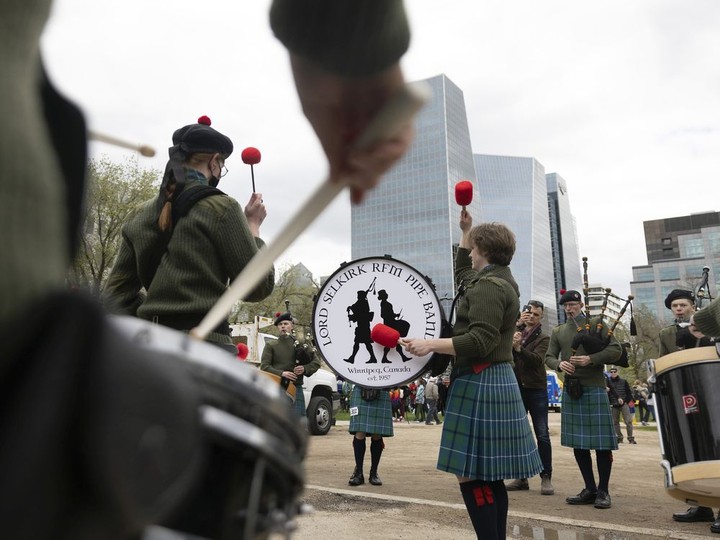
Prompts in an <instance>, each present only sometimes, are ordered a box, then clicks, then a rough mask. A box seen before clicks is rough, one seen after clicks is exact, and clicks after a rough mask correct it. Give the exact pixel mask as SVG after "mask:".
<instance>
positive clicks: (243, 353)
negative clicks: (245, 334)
mask: <svg viewBox="0 0 720 540" xmlns="http://www.w3.org/2000/svg"><path fill="white" fill-rule="evenodd" d="M249 353H250V349H248V346H247V345H245V344H244V343H243V342H240V343H238V344H237V355H238V358H239V359H240V360H245V359H246V358H247V357H248V354H249Z"/></svg>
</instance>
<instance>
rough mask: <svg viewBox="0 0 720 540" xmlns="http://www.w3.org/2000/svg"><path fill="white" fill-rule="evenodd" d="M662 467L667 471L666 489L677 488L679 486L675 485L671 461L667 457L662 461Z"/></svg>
mask: <svg viewBox="0 0 720 540" xmlns="http://www.w3.org/2000/svg"><path fill="white" fill-rule="evenodd" d="M660 467H662V470H663V472H664V473H665V489H675V488H676V487H677V486H676V485H675V482H673V475H672V467H671V466H670V462H669V461H668V460H667V459H663V460H662V461H661V462H660Z"/></svg>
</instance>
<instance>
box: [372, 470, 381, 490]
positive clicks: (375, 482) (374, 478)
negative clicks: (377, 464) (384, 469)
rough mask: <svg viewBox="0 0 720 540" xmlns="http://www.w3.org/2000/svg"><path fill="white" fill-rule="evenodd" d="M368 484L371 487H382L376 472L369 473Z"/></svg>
mask: <svg viewBox="0 0 720 540" xmlns="http://www.w3.org/2000/svg"><path fill="white" fill-rule="evenodd" d="M370 483H371V484H372V485H373V486H382V480H380V477H379V476H378V475H377V473H376V472H372V471H370Z"/></svg>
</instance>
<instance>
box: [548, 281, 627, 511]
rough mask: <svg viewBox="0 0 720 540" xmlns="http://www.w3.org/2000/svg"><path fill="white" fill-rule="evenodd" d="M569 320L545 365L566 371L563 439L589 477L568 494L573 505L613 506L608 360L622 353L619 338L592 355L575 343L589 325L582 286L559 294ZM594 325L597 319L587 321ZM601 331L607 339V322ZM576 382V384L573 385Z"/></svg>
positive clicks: (613, 445)
mask: <svg viewBox="0 0 720 540" xmlns="http://www.w3.org/2000/svg"><path fill="white" fill-rule="evenodd" d="M560 305H562V306H563V308H564V309H565V314H566V315H567V322H566V323H565V324H561V325H559V326H556V327H555V328H553V331H552V334H551V335H550V346H549V347H548V350H547V353H545V364H546V365H547V366H548V367H550V368H551V369H554V370H555V371H558V372H563V373H564V374H565V387H564V389H563V395H562V409H561V417H560V421H561V426H560V444H562V445H563V446H567V447H570V448H573V449H574V453H575V461H576V462H577V465H578V468H579V469H580V473H581V474H582V477H583V480H584V482H585V487H584V488H583V489H582V491H580V493H579V494H578V495H575V496H572V497H567V498H566V499H565V502H567V503H568V504H593V505H595V508H610V506H611V500H610V492H609V484H610V472H611V471H612V451H613V450H617V448H618V443H617V437H616V436H615V429H614V427H613V421H612V417H611V416H610V401H609V399H608V395H607V391H606V390H605V387H606V379H605V375H604V371H603V370H604V366H605V364H611V363H613V362H614V361H615V360H617V359H618V358H620V355H621V354H622V349H621V348H620V344H619V343H618V342H617V340H615V338H612V339H610V342H609V344H608V345H607V347H605V348H604V349H603V350H601V351H599V352H596V353H593V354H588V353H587V352H585V350H584V349H583V347H582V345H580V347H579V348H578V349H577V350H574V349H573V347H572V344H573V338H575V336H576V335H577V334H578V329H582V328H583V327H585V326H586V325H585V319H586V317H587V314H586V313H583V311H582V309H583V306H584V304H583V302H582V300H581V296H580V293H579V292H577V291H572V290H571V291H566V292H565V293H563V295H562V296H561V297H560ZM588 324H589V325H590V326H591V327H592V328H595V327H596V326H595V325H596V324H597V323H596V322H595V321H593V322H592V323H588ZM601 328H602V329H601V336H602V338H603V339H607V333H608V328H607V327H606V326H605V325H604V324H603V325H602V327H601ZM571 383H572V384H571ZM590 450H595V454H596V456H597V468H598V480H599V481H598V483H596V482H595V475H594V473H593V468H592V457H591V455H590Z"/></svg>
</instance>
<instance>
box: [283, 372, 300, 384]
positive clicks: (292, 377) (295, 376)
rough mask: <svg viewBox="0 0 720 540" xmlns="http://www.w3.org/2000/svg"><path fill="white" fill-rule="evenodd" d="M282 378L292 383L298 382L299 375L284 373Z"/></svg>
mask: <svg viewBox="0 0 720 540" xmlns="http://www.w3.org/2000/svg"><path fill="white" fill-rule="evenodd" d="M282 376H283V377H285V378H286V379H288V380H290V381H292V382H295V381H297V375H295V374H294V373H293V372H292V371H283V372H282Z"/></svg>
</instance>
